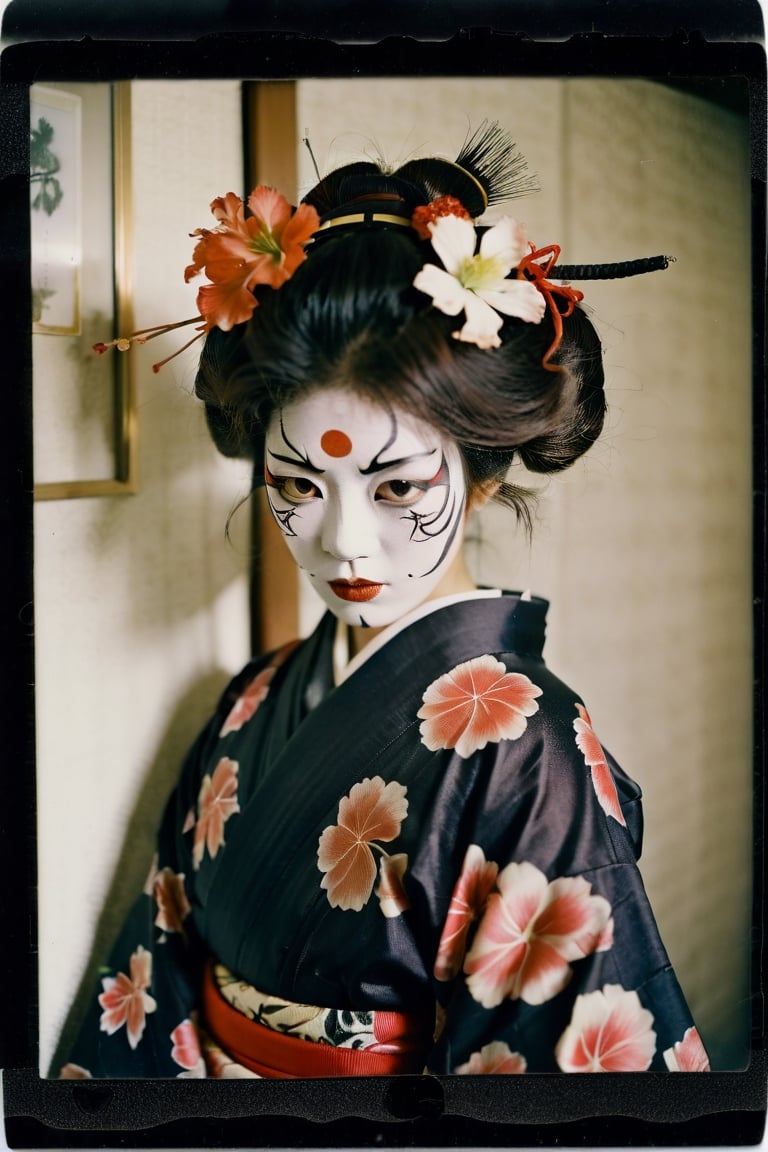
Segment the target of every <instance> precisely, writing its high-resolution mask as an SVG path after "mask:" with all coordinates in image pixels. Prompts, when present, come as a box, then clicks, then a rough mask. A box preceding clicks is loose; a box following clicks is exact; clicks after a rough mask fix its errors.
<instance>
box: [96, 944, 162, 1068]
mask: <svg viewBox="0 0 768 1152" xmlns="http://www.w3.org/2000/svg"><path fill="white" fill-rule="evenodd" d="M130 972H131V974H130V977H129V976H126V975H125V973H124V972H118V974H117V976H107V977H106V978H105V979H103V980H102V982H101V983H102V986H103V988H104V991H103V992H102V993H101V995H100V996H99V1004H100V1005H101V1007H102V1008H103V1009H104V1011H103V1013H102V1016H101V1022H100V1028H101V1031H102V1032H106V1033H107V1035H108V1036H111V1035H112V1034H113V1033H114V1032H117V1030H118V1028H122V1026H123V1024H125V1030H126V1033H127V1035H128V1043H129V1044H130V1046H131V1048H135V1047H136V1046H137V1044H138V1043H139V1041H140V1040H141V1037H142V1036H143V1034H144V1028H145V1026H146V1017H147V1015H148V1014H149V1013H150V1012H154V1011H155V1009H156V1008H157V1003H156V1002H155V1001H154V1000H153V999H152V997H151V996H150V995H149V993H148V992H147V991H146V989H147V988H149V986H150V984H151V983H152V953H151V952H147V951H146V950H145V949H144V948H142V946H141V944H140V945H139V946H138V948H137V949H136V951H135V952H134V953H133V955H132V956H131V960H130Z"/></svg>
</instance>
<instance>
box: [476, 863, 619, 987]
mask: <svg viewBox="0 0 768 1152" xmlns="http://www.w3.org/2000/svg"><path fill="white" fill-rule="evenodd" d="M497 883H498V888H499V891H498V892H494V893H492V894H491V895H490V896H489V898H488V904H487V907H486V910H485V913H484V915H483V918H482V920H481V921H480V925H479V927H478V930H477V933H476V935H475V939H474V942H473V944H472V948H471V949H470V951H469V953H468V954H467V958H466V960H465V962H464V971H465V973H466V974H467V987H468V988H469V991H470V993H471V995H472V996H473V998H474V999H475V1000H477V1001H478V1003H480V1004H482V1005H483V1007H484V1008H495V1007H496V1006H497V1005H498V1004H501V1002H502V1000H504V999H506V998H508V999H510V1000H517V999H520V1000H524V1001H525V1002H526V1004H543V1003H544V1002H545V1001H547V1000H551V999H552V997H553V996H556V995H557V994H558V992H561V991H562V989H563V988H564V987H565V986H566V984H567V983H568V981H569V980H570V978H571V968H570V964H571V962H572V961H574V960H580V959H581V958H582V957H584V956H589V955H590V954H591V953H592V952H596V951H597V950H598V947H599V946H601V945H603V946H604V943H605V940H606V939H607V937H606V928H607V926H608V924H609V922H610V917H611V906H610V904H609V903H608V901H607V900H606V899H604V897H602V896H597V895H592V892H591V885H590V884H589V883H588V881H586V880H585V879H584V878H583V877H581V876H573V877H562V878H559V879H557V880H553V881H551V882H548V881H547V878H546V876H545V875H544V873H543V872H540V871H539V869H538V868H536V867H535V866H534V865H533V864H529V863H523V864H508V865H507V867H506V868H505V869H504V871H503V872H501V873H500V874H499V878H498V882H497Z"/></svg>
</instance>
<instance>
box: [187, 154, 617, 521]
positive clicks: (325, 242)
mask: <svg viewBox="0 0 768 1152" xmlns="http://www.w3.org/2000/svg"><path fill="white" fill-rule="evenodd" d="M473 139H474V138H473ZM455 167H456V166H455V165H449V164H447V163H446V162H445V161H435V162H434V165H432V164H431V162H430V161H428V160H423V161H419V162H418V165H417V166H416V167H415V166H414V162H413V161H411V162H410V166H409V170H408V172H407V179H403V178H402V175H401V171H398V172H396V173H391V174H384V173H382V172H380V171H379V170H378V169H377V168H376V166H375V165H371V164H368V163H364V164H358V165H350V166H348V167H347V168H344V169H340V170H337V172H335V173H332V174H331V176H330V177H327V178H326V179H325V180H324V181H321V183H320V184H319V185H318V186H316V188H315V189H313V190H312V191H311V192H310V193H308V194H307V196H306V197H305V201H306V202H308V203H310V204H313V205H314V206H315V207H317V208H318V210H319V211H320V212H321V213H322V218H325V219H328V218H332V217H333V216H334V213H335V214H336V216H339V215H344V214H345V213H347V214H348V209H349V207H350V201H352V202H355V203H357V204H358V205H359V204H360V203H361V199H360V198H363V200H368V201H370V199H371V194H372V192H373V193H374V194H375V195H376V196H381V195H382V194H384V195H385V196H387V197H395V198H397V199H398V200H399V201H400V202H401V204H402V205H404V207H401V208H400V209H399V211H400V213H401V215H403V216H404V218H406V219H407V217H408V216H409V215H410V212H411V211H412V210H413V207H414V206H416V205H417V204H418V203H422V204H426V203H428V202H429V201H430V200H431V199H433V198H434V197H435V196H436V195H443V194H451V195H453V194H455V192H454V189H455V179H456V178H455V176H453V177H452V173H451V169H454V168H455ZM462 171H463V170H461V169H460V172H462ZM451 179H453V181H454V183H453V184H452V185H451V186H450V187H447V186H446V185H447V184H448V183H449V182H450V180H451ZM474 182H475V184H476V183H477V179H475V181H474ZM365 189H367V192H366V191H365ZM488 199H489V197H486V199H485V202H487V201H488ZM428 261H431V262H433V263H434V262H436V255H435V252H434V250H433V248H432V245H431V243H430V242H429V241H428V240H421V239H419V237H418V235H417V233H416V232H415V231H414V229H412V228H410V227H407V226H402V225H400V224H390V225H383V224H380V223H377V222H376V221H375V220H373V221H370V222H368V223H363V224H351V225H341V226H334V227H331V228H328V229H327V230H325V231H321V232H319V233H316V236H315V238H314V239H313V241H312V243H311V244H310V246H309V248H308V254H307V259H306V260H305V261H304V262H303V263H302V264H301V265H300V266H299V268H298V269H297V270H296V272H295V273H294V275H293V277H292V278H291V279H290V280H288V281H287V283H285V284H284V285H283V286H282V287H281V288H280V289H279V290H273V289H271V288H259V289H257V291H256V295H257V300H258V306H257V307H256V309H255V311H254V313H253V316H252V317H251V319H250V320H249V321H248V322H247V323H246V324H244V325H240V326H239V327H238V328H237V329H234V330H232V331H230V332H226V333H225V332H221V331H219V330H218V329H214V330H212V331H211V332H210V333H209V334H208V336H207V338H206V343H205V346H204V350H203V353H202V356H201V360H200V368H199V372H198V377H197V382H196V390H197V393H198V395H199V396H200V398H201V399H202V400H203V401H204V402H205V404H206V413H207V418H208V424H209V428H210V431H211V434H212V436H213V438H214V441H215V443H216V444H217V446H218V447H219V449H220V450H221V451H222V452H223V453H224V454H225V455H233V456H245V457H249V458H251V459H253V460H254V464H255V467H254V474H255V476H257V477H258V476H259V475H260V473H261V469H262V467H263V454H264V438H265V434H266V429H267V426H268V424H269V420H270V417H271V414H272V412H273V411H275V409H277V408H278V407H284V406H286V405H287V404H289V403H290V402H291V401H293V400H295V399H297V398H299V397H300V396H301V395H303V394H305V393H306V392H308V391H310V390H312V389H315V388H323V387H328V386H337V387H343V388H348V389H350V390H351V391H353V392H355V393H358V394H361V395H364V396H366V397H368V398H370V399H373V400H375V401H377V402H379V403H381V404H383V405H385V406H391V405H396V406H398V407H400V408H401V409H404V410H406V411H408V412H410V413H411V414H412V415H413V416H415V417H417V418H418V419H420V420H422V421H424V422H426V423H428V424H430V425H432V426H433V427H436V428H437V429H438V430H439V431H440V432H441V433H442V434H443V435H445V436H447V437H449V438H451V439H452V440H454V441H456V442H457V443H458V445H459V447H460V449H461V451H462V454H463V457H464V460H465V463H466V469H467V480H468V485H469V487H470V490H471V489H472V488H476V487H478V486H484V485H486V484H489V483H491V482H493V483H498V484H499V488H498V491H497V493H496V496H495V498H496V499H497V500H500V501H501V502H503V503H506V504H508V505H510V506H511V507H513V508H515V510H516V511H517V513H518V516H520V517H521V518H522V519H523V520H524V521H525V522H526V523H528V524H530V510H529V506H528V502H527V496H528V495H530V494H529V493H528V492H527V491H526V490H525V489H522V488H519V487H515V486H512V485H510V484H508V483H507V482H506V480H505V476H506V474H507V472H508V470H509V468H510V466H511V464H512V463H513V462H514V461H515V460H516V459H519V460H520V461H521V462H522V463H523V464H524V465H525V467H526V468H527V469H529V470H530V471H532V472H537V473H553V472H559V471H561V470H563V469H564V468H567V467H568V466H569V465H570V464H572V463H573V462H574V461H575V460H576V459H577V458H578V457H579V456H581V455H582V453H583V452H585V451H586V450H587V449H588V448H589V447H590V445H591V444H592V443H594V441H595V440H596V439H597V437H598V436H599V434H600V431H601V429H602V424H603V419H604V414H605V398H604V393H603V369H602V352H601V347H600V341H599V339H598V336H597V334H596V332H595V330H594V328H593V326H592V324H591V323H590V321H589V319H588V318H587V316H586V314H585V313H584V312H583V311H582V310H581V309H580V308H579V307H576V308H575V309H574V310H573V311H572V313H571V314H570V315H567V316H566V315H563V316H562V328H563V336H562V340H561V343H560V346H559V348H558V350H557V352H556V353H555V354H554V355H553V357H552V360H551V366H550V367H549V368H548V367H545V366H544V363H543V360H544V357H545V356H546V353H547V351H548V349H549V347H550V345H551V343H552V341H553V339H554V335H555V331H554V321H553V318H552V316H551V313H550V311H549V309H547V310H546V311H545V314H544V318H543V319H542V321H541V323H539V324H532V323H525V322H523V321H522V320H519V319H516V318H504V324H503V326H502V328H501V330H500V333H499V336H500V338H501V345H500V346H499V347H498V348H491V349H481V348H478V347H477V346H475V345H473V344H469V343H465V342H462V341H459V340H457V339H456V338H455V337H454V336H453V335H452V333H453V332H454V331H455V330H456V329H457V327H458V326H460V324H461V317H458V318H457V317H451V316H446V315H444V314H443V313H442V312H440V311H439V310H437V309H436V308H435V307H433V306H432V305H431V303H430V301H429V298H428V297H426V296H425V295H424V294H423V293H421V292H419V291H418V290H417V289H416V288H414V287H413V280H414V277H415V276H416V274H417V272H418V271H419V270H420V269H421V268H422V267H423V265H424V264H425V263H426V262H428ZM553 367H554V368H555V369H556V370H552V369H553Z"/></svg>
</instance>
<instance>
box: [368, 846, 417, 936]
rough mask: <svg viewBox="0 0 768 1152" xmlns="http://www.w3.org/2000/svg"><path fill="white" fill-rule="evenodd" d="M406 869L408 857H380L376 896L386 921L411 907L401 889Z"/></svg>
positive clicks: (402, 853)
mask: <svg viewBox="0 0 768 1152" xmlns="http://www.w3.org/2000/svg"><path fill="white" fill-rule="evenodd" d="M407 867H408V856H407V854H406V853H405V852H397V853H396V854H395V855H394V856H382V857H381V859H380V860H379V886H378V888H377V889H376V895H377V896H378V898H379V907H380V908H381V911H382V912H383V914H384V915H385V916H386V917H387V919H388V920H391V919H393V918H394V917H395V916H399V915H400V914H401V913H402V912H405V911H406V910H407V909H408V908H410V906H411V902H410V900H409V899H408V896H407V895H406V891H405V888H404V887H403V876H405V870H406V868H407Z"/></svg>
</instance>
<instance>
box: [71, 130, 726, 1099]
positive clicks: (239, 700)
mask: <svg viewBox="0 0 768 1152" xmlns="http://www.w3.org/2000/svg"><path fill="white" fill-rule="evenodd" d="M524 187H526V181H525V179H524V176H523V168H522V163H521V159H520V157H519V156H518V155H516V154H515V152H514V149H513V147H512V146H511V145H510V143H509V140H508V139H507V137H506V136H505V135H504V134H503V133H501V132H500V131H499V130H498V129H497V128H496V127H495V126H492V127H491V128H490V129H486V130H483V131H481V132H480V133H477V134H476V135H475V136H474V137H473V138H472V139H471V140H470V141H469V142H468V144H467V145H466V146H465V148H464V149H463V150H462V153H461V154H460V155H459V157H458V158H457V160H456V162H455V163H449V162H447V161H443V160H438V159H427V160H418V161H411V162H409V163H408V164H407V165H405V166H404V167H403V168H401V169H399V170H398V171H397V172H396V173H394V174H391V173H385V172H383V171H382V170H381V169H380V168H379V167H377V166H376V165H374V164H369V163H365V164H357V165H350V166H348V167H346V168H344V169H340V170H338V171H337V172H334V173H332V174H331V175H330V176H329V177H327V178H326V179H325V180H321V181H320V183H319V184H318V185H317V187H316V188H314V189H313V190H312V191H311V192H310V193H309V194H308V195H307V196H306V197H305V199H304V201H303V203H302V204H301V205H300V206H299V208H298V209H297V210H295V211H294V210H293V209H292V208H291V207H290V206H289V205H288V204H287V202H286V201H285V200H284V199H283V198H282V197H281V196H279V194H278V193H275V192H274V191H273V190H270V189H257V190H256V191H255V192H254V193H253V194H252V196H251V198H250V200H249V207H250V209H251V213H252V214H251V216H250V217H249V218H248V219H246V217H245V215H244V212H243V207H242V204H241V202H240V201H239V199H238V198H237V197H235V196H234V195H232V194H229V195H228V196H226V197H222V198H220V199H218V200H215V201H214V202H213V204H212V209H213V212H214V215H215V217H216V219H217V221H218V226H217V228H216V229H214V230H212V231H208V230H205V229H201V230H199V231H198V234H197V235H198V236H199V239H198V241H197V245H196V248H195V252H194V257H193V262H192V264H191V265H190V266H189V267H188V269H187V272H186V275H187V278H188V279H189V278H191V277H193V276H195V275H197V274H198V273H199V272H201V271H205V273H206V275H207V277H208V279H209V281H210V283H208V284H206V285H204V286H203V287H202V288H201V290H200V293H199V296H198V306H199V308H200V313H201V315H200V317H199V318H197V319H198V320H202V324H201V328H202V330H203V331H204V332H205V334H206V342H205V345H204V350H203V354H202V356H201V362H200V371H199V374H198V381H197V390H198V394H199V396H200V397H201V399H202V400H203V401H204V402H205V405H206V413H207V417H208V423H209V427H210V429H211V433H212V435H213V437H214V439H215V441H216V443H217V445H218V446H219V447H220V448H221V450H222V451H223V452H225V453H226V454H234V455H245V456H249V457H251V458H253V460H254V464H255V475H256V477H257V478H258V482H263V484H264V485H265V486H266V490H267V496H268V499H269V504H270V507H271V509H272V513H273V515H274V517H275V520H276V522H277V524H278V526H279V527H280V529H281V531H282V533H283V535H284V537H285V541H286V544H287V546H288V548H289V549H290V551H291V553H292V555H293V556H294V558H295V560H296V562H297V564H298V565H299V567H300V568H302V569H303V570H304V571H305V572H306V573H307V576H308V579H309V581H310V583H311V584H312V586H313V587H314V588H315V590H316V591H317V592H318V594H319V595H320V597H321V599H322V600H323V601H324V603H325V605H326V607H327V609H328V611H327V612H326V614H325V615H324V617H323V619H322V620H321V622H320V624H319V625H318V627H317V629H316V630H315V632H314V633H313V634H312V635H311V636H310V637H309V638H308V639H307V640H305V641H303V642H300V643H299V642H296V643H293V644H289V645H286V646H284V647H283V648H281V649H280V650H278V651H276V652H272V653H268V654H267V655H265V656H263V657H260V658H258V659H256V660H254V661H253V662H252V663H251V664H250V665H249V666H248V667H247V668H246V669H245V670H244V671H243V672H242V673H241V674H240V675H239V676H238V677H237V678H236V679H235V680H234V681H233V683H232V684H231V685H230V687H229V688H228V689H227V691H226V692H225V694H224V696H223V698H222V700H221V701H220V703H219V706H218V709H217V711H216V713H215V715H214V716H213V718H212V719H211V721H210V722H209V724H208V725H207V726H206V728H205V730H204V731H203V732H202V733H201V735H200V737H199V738H198V740H197V742H196V744H195V746H194V747H193V749H192V750H191V752H190V754H189V757H188V759H187V762H186V764H185V766H184V770H183V772H182V775H181V778H180V780H179V783H178V785H177V788H176V790H175V792H174V794H173V795H172V797H171V799H170V801H169V803H168V806H167V808H166V811H165V814H164V816H163V821H162V825H161V828H160V832H159V837H158V850H157V856H156V860H155V862H154V864H153V868H152V871H151V874H150V876H149V878H148V881H147V885H146V888H145V892H144V893H143V894H142V896H141V897H140V898H139V901H138V902H137V904H136V906H135V907H134V909H133V911H132V913H131V915H130V916H129V918H128V920H127V922H126V924H125V925H124V928H123V930H122V932H121V934H120V936H119V938H118V940H117V941H116V943H115V946H114V948H113V950H112V954H111V956H110V959H109V963H108V966H106V967H105V969H104V972H105V975H104V976H103V978H102V980H101V982H100V986H99V988H98V989H97V990H95V992H94V996H93V998H92V1002H91V1010H90V1013H89V1015H88V1017H87V1019H86V1020H85V1022H84V1024H83V1027H82V1029H81V1033H80V1037H79V1039H78V1041H77V1043H76V1045H75V1046H74V1049H73V1051H72V1054H71V1060H70V1062H69V1063H68V1064H67V1065H66V1066H65V1068H64V1069H63V1070H62V1072H61V1074H62V1075H64V1076H74V1077H77V1076H110V1077H124V1076H206V1075H207V1076H230V1077H234V1076H239V1077H251V1076H273V1077H306V1076H327V1075H380V1074H391V1073H399V1072H419V1071H422V1070H424V1069H427V1070H429V1071H431V1072H434V1073H459V1074H463V1073H489V1072H490V1073H523V1072H526V1071H528V1072H556V1071H558V1070H560V1071H565V1072H570V1071H643V1070H646V1069H654V1070H663V1069H665V1068H668V1069H670V1070H689V1069H701V1070H703V1069H705V1068H706V1067H707V1066H708V1064H707V1057H706V1053H705V1051H704V1048H703V1046H702V1043H701V1041H700V1039H699V1037H698V1033H697V1032H696V1029H695V1027H694V1025H693V1021H692V1020H691V1018H690V1014H689V1012H688V1009H687V1007H686V1004H685V1000H684V998H683V995H682V993H681V991H680V989H679V986H678V984H677V981H676V978H675V976H674V973H673V971H672V969H671V967H670V965H669V961H668V959H667V956H666V953H665V952H664V948H663V945H662V943H661V941H660V939H659V936H658V932H657V929H656V926H655V922H654V919H653V915H652V912H651V910H650V907H649V905H648V901H647V898H646V896H645V893H644V890H643V885H642V881H641V878H640V875H639V872H638V870H637V864H636V861H637V856H638V854H639V851H640V839H641V824H642V819H641V809H640V792H639V789H638V788H637V787H636V785H635V784H633V783H632V782H631V781H630V780H629V779H628V778H627V777H626V776H625V775H624V774H623V773H622V772H621V770H620V769H619V768H618V766H617V765H616V764H615V762H614V761H613V760H612V758H611V757H610V756H609V755H608V754H607V753H606V752H605V751H604V750H603V748H602V747H601V745H600V743H599V740H598V738H597V736H596V734H595V732H594V731H593V729H592V725H591V722H590V718H589V714H588V712H587V709H586V707H585V704H584V702H583V701H582V699H581V698H580V697H579V696H578V695H577V694H575V693H574V692H572V691H571V690H570V689H569V688H567V687H566V686H565V685H564V684H562V683H561V682H560V681H559V680H558V679H557V678H556V677H555V676H553V675H552V673H551V672H550V671H549V670H548V669H547V667H546V665H545V664H544V661H543V658H542V648H543V641H544V620H545V614H546V604H545V603H544V602H543V601H541V600H538V599H535V598H532V597H531V596H530V595H529V594H528V593H524V594H522V595H521V594H518V593H512V592H506V591H502V590H499V589H478V588H476V587H475V585H474V583H473V581H472V579H471V577H470V575H469V573H468V571H467V569H466V567H465V565H464V562H463V558H462V553H461V543H462V536H463V532H464V526H465V522H466V517H467V515H468V513H469V511H470V510H471V509H473V508H475V507H477V506H479V505H480V504H482V503H483V502H484V501H486V500H488V499H495V500H500V501H502V502H504V503H506V504H507V505H509V506H510V508H512V509H513V510H514V511H515V512H516V513H517V517H518V520H520V521H522V523H523V524H529V523H530V513H529V508H528V504H527V497H528V494H527V493H526V492H525V490H523V489H521V488H519V487H515V486H512V485H510V484H509V483H508V480H507V475H508V472H509V469H510V467H511V465H512V464H513V463H515V462H517V461H520V462H522V463H523V464H524V465H525V466H526V467H527V468H528V469H530V470H532V471H534V472H540V473H550V472H556V471H559V470H561V469H563V468H565V467H567V466H568V465H569V464H571V463H572V462H573V461H574V460H576V459H577V458H578V457H579V456H580V455H581V454H582V453H583V452H584V451H586V450H587V449H588V448H589V446H590V445H591V444H592V443H593V442H594V441H595V439H596V438H597V437H598V435H599V433H600V430H601V427H602V422H603V416H604V410H605V401H604V395H603V374H602V364H601V353H600V344H599V340H598V337H597V335H596V333H595V331H594V329H593V327H592V325H591V323H590V322H589V320H588V319H587V317H586V315H585V314H584V312H583V311H582V310H581V309H580V308H579V307H578V302H579V300H580V299H581V293H580V292H578V291H576V290H575V289H572V288H569V287H565V286H564V285H562V283H560V281H559V280H558V279H556V276H557V275H558V272H559V275H560V277H564V273H565V272H566V271H567V270H566V269H559V270H557V269H555V270H554V271H553V265H554V262H555V260H556V259H557V255H558V250H557V249H556V248H555V247H554V246H553V247H552V248H551V249H545V250H538V251H536V250H533V249H532V246H530V245H529V244H528V242H527V240H526V237H525V235H524V232H523V229H522V228H521V227H520V225H518V224H517V223H516V222H515V221H514V220H512V219H511V218H509V217H504V218H502V220H500V221H499V222H498V223H497V224H496V225H494V226H493V227H490V228H486V229H476V227H475V224H474V220H475V219H476V218H478V217H479V216H481V215H482V214H483V213H484V212H485V210H486V209H487V208H488V206H489V204H493V203H495V202H499V201H501V200H504V199H507V198H508V197H509V196H510V195H512V194H514V193H515V192H516V191H520V190H521V189H522V188H524ZM661 263H662V264H663V261H662V262H661ZM653 266H660V265H658V264H656V265H653V264H651V265H647V266H645V267H643V269H642V270H646V268H647V267H653ZM635 270H641V269H635V268H625V269H621V270H620V271H621V272H623V273H628V272H632V271H635ZM604 271H606V272H608V270H604ZM615 272H616V269H613V270H611V274H615ZM580 273H581V275H582V276H589V275H594V274H595V270H594V269H592V270H590V269H586V270H585V269H582V270H580ZM574 278H575V277H574ZM139 338H140V339H146V338H147V334H144V335H142V336H140V337H139ZM121 343H122V342H121ZM103 347H104V346H101V348H102V349H103Z"/></svg>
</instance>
